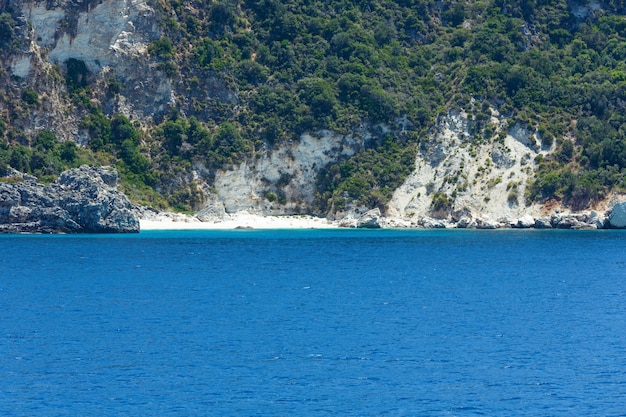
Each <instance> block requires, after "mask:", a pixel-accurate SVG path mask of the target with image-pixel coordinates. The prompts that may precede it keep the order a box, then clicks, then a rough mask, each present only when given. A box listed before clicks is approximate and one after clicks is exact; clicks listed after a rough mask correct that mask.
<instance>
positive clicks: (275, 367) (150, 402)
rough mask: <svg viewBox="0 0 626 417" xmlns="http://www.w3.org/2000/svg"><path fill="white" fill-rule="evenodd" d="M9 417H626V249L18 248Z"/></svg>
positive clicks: (570, 238)
mask: <svg viewBox="0 0 626 417" xmlns="http://www.w3.org/2000/svg"><path fill="white" fill-rule="evenodd" d="M0 251H1V253H2V260H1V263H0V415H1V416H7V417H9V416H24V417H27V416H28V417H38V416H82V417H85V416H116V417H121V416H129V417H130V416H133V417H136V416H304V417H306V416H529V417H530V416H533V417H537V416H585V417H590V416H602V417H608V416H626V231H617V230H612V231H611V230H602V231H556V230H496V231H494V230H490V231H477V230H343V229H342V230H231V231H146V232H141V233H140V234H136V235H66V236H58V235H55V236H44V235H4V236H0Z"/></svg>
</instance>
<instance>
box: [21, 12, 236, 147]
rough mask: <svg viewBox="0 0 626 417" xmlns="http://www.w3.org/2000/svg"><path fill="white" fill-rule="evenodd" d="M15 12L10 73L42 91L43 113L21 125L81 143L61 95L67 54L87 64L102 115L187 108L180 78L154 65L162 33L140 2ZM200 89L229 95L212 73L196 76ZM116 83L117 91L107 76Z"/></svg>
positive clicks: (149, 116) (150, 116)
mask: <svg viewBox="0 0 626 417" xmlns="http://www.w3.org/2000/svg"><path fill="white" fill-rule="evenodd" d="M12 8H14V9H19V10H20V12H21V17H20V19H19V20H20V21H21V22H22V25H21V28H22V31H21V32H22V34H23V37H24V40H23V44H24V45H25V46H26V48H24V49H23V50H22V51H21V52H20V53H16V54H13V55H12V60H11V63H10V71H11V74H12V75H14V76H16V77H17V78H18V79H20V80H23V84H24V85H27V84H30V85H33V86H35V87H36V90H37V91H41V92H43V95H42V97H41V98H42V102H43V104H44V107H45V109H44V111H40V112H34V113H33V114H32V115H31V121H30V123H27V126H25V128H26V129H25V130H26V132H27V133H32V131H33V130H35V129H36V128H37V127H41V126H46V127H47V128H50V129H51V130H53V131H55V133H57V136H58V137H59V138H60V139H62V140H75V141H77V142H79V143H84V142H85V140H86V138H85V132H81V130H80V128H79V123H80V116H81V115H79V114H73V113H72V111H71V103H69V102H68V99H67V97H66V95H65V94H64V88H63V81H62V77H63V76H64V75H63V74H64V72H65V69H64V65H65V63H66V62H67V61H68V60H69V59H75V60H79V61H82V62H84V63H85V65H86V66H87V69H88V71H89V74H88V76H89V78H90V79H89V82H90V85H93V86H94V88H93V89H92V94H93V98H92V100H94V101H95V103H96V104H97V105H98V106H100V107H101V108H103V109H104V111H105V113H107V114H114V113H121V114H123V115H125V116H127V117H129V118H131V119H133V120H138V121H140V122H142V123H151V122H152V121H153V120H154V119H159V118H161V117H162V116H163V115H164V114H167V112H168V111H169V110H170V108H171V107H178V108H179V110H180V111H181V112H182V113H183V114H184V113H185V112H186V111H190V104H189V102H188V101H187V98H186V95H187V94H188V91H187V89H186V86H185V85H184V83H183V82H182V80H179V79H177V78H176V77H174V78H171V77H169V76H167V75H166V74H165V73H164V72H163V71H161V70H159V69H158V63H157V62H156V61H155V60H154V59H153V57H150V55H149V53H148V46H149V45H150V43H152V42H154V41H155V40H157V39H159V37H160V36H161V31H160V29H159V25H158V19H159V17H158V16H157V14H156V12H155V10H154V9H153V8H152V7H151V6H150V5H149V3H148V2H147V1H144V0H98V1H94V0H91V1H85V2H78V1H75V0H65V1H56V2H50V1H15V2H12ZM201 78H202V80H203V81H204V83H205V84H206V86H203V87H206V88H203V89H201V90H204V91H205V92H206V94H212V95H216V96H220V97H222V98H224V99H225V100H224V101H233V100H235V94H234V93H232V92H230V91H229V90H228V89H227V88H226V87H225V86H224V85H223V84H222V83H221V82H220V81H219V80H217V79H216V78H214V77H212V76H210V75H207V74H203V76H202V77H201ZM112 79H115V80H117V81H119V91H116V92H114V93H111V92H110V91H107V82H108V81H110V80H112Z"/></svg>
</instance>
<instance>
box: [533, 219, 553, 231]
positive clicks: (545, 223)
mask: <svg viewBox="0 0 626 417" xmlns="http://www.w3.org/2000/svg"><path fill="white" fill-rule="evenodd" d="M535 229H552V223H551V221H550V219H536V220H535Z"/></svg>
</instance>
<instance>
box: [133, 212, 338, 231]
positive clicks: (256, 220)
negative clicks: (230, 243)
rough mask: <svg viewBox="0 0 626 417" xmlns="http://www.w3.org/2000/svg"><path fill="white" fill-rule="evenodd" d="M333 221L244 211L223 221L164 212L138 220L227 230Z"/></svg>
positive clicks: (146, 224) (152, 225)
mask: <svg viewBox="0 0 626 417" xmlns="http://www.w3.org/2000/svg"><path fill="white" fill-rule="evenodd" d="M336 227H337V225H336V224H335V223H332V222H329V221H328V220H326V219H321V218H318V217H313V216H259V215H255V214H249V213H246V212H242V213H236V214H233V215H230V216H228V217H227V218H226V219H224V220H223V221H218V222H201V221H200V220H198V219H196V218H195V217H191V216H184V215H180V214H171V213H165V214H162V215H157V216H154V217H151V218H149V219H141V220H140V228H141V230H228V229H331V228H336Z"/></svg>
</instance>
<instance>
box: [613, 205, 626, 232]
mask: <svg viewBox="0 0 626 417" xmlns="http://www.w3.org/2000/svg"><path fill="white" fill-rule="evenodd" d="M609 225H610V226H611V228H613V229H626V201H625V202H623V203H617V204H616V205H614V206H613V209H612V210H611V214H610V215H609Z"/></svg>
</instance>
